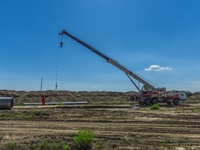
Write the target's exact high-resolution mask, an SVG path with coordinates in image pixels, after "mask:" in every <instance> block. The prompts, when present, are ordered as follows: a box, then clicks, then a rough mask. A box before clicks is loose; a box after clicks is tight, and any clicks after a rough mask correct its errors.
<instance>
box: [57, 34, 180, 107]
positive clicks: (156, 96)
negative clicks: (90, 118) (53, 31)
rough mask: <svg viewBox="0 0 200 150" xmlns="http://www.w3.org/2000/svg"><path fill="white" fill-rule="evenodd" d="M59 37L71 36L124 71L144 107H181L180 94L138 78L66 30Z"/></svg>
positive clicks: (61, 44)
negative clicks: (162, 103)
mask: <svg viewBox="0 0 200 150" xmlns="http://www.w3.org/2000/svg"><path fill="white" fill-rule="evenodd" d="M59 35H67V36H69V37H70V38H72V39H73V40H75V41H76V42H78V43H80V44H81V45H83V46H84V47H86V48H88V49H89V50H91V51H92V52H94V53H95V54H97V55H99V56H100V57H102V58H103V59H105V60H106V61H107V62H109V63H110V64H112V65H114V66H115V67H117V68H118V69H120V70H121V71H123V72H124V73H125V74H126V75H127V77H128V78H129V79H130V81H131V82H132V83H133V85H134V86H135V87H136V88H137V90H138V91H139V92H140V96H139V97H138V98H137V101H138V102H139V103H140V104H141V105H144V104H145V105H153V104H157V103H158V102H165V103H167V104H169V105H170V104H171V103H174V105H176V106H177V105H179V101H180V99H181V97H180V94H179V93H178V92H173V93H169V94H167V93H166V88H165V87H162V88H156V87H154V86H153V85H152V84H150V83H149V82H147V81H146V80H145V79H143V78H142V77H140V76H138V75H137V74H135V73H134V72H132V71H130V70H129V69H127V68H125V67H124V66H122V65H121V64H119V63H118V62H117V61H115V60H114V59H112V58H111V57H108V56H106V55H105V54H103V53H101V52H100V51H98V50H97V49H95V48H94V47H91V46H90V45H88V44H87V43H85V42H83V41H82V40H80V39H78V38H76V37H75V36H73V35H71V34H70V33H68V32H67V31H65V30H63V31H62V32H60V33H59ZM60 46H61V47H62V46H63V42H62V41H61V42H60ZM132 78H134V79H135V80H137V81H138V82H139V83H142V85H143V86H142V88H141V89H140V88H139V86H137V84H136V83H135V82H134V81H133V80H132Z"/></svg>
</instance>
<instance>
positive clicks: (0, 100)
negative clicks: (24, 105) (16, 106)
mask: <svg viewBox="0 0 200 150" xmlns="http://www.w3.org/2000/svg"><path fill="white" fill-rule="evenodd" d="M11 108H13V98H12V97H0V110H6V109H9V110H10V109H11Z"/></svg>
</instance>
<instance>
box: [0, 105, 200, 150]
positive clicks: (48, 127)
mask: <svg viewBox="0 0 200 150" xmlns="http://www.w3.org/2000/svg"><path fill="white" fill-rule="evenodd" d="M82 129H88V130H91V131H93V132H94V133H95V140H94V142H93V147H94V148H93V149H102V150H112V149H115V150H133V149H180V150H182V149H200V104H199V103H193V104H189V103H184V104H181V105H180V106H171V107H169V106H167V105H165V104H162V106H161V107H160V109H159V110H150V108H149V107H142V108H140V109H132V108H130V105H123V107H122V106H119V105H109V107H108V105H98V107H95V106H94V105H87V106H46V107H43V106H33V107H30V106H29V107H28V106H26V107H25V106H15V107H14V108H13V109H12V110H11V111H5V110H4V111H0V140H1V149H5V147H6V144H8V143H9V142H11V141H15V142H16V143H18V149H39V146H40V145H41V143H42V141H44V140H45V139H47V140H48V142H49V143H53V142H57V143H61V144H64V143H65V144H68V145H69V146H71V145H73V137H74V136H75V135H77V133H78V131H80V130H82ZM7 147H8V146H7Z"/></svg>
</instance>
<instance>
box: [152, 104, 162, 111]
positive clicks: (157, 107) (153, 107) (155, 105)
mask: <svg viewBox="0 0 200 150" xmlns="http://www.w3.org/2000/svg"><path fill="white" fill-rule="evenodd" d="M159 108H160V106H159V105H158V104H154V105H152V106H151V107H150V109H151V110H158V109H159Z"/></svg>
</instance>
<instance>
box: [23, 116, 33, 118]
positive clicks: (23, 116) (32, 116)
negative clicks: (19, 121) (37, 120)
mask: <svg viewBox="0 0 200 150" xmlns="http://www.w3.org/2000/svg"><path fill="white" fill-rule="evenodd" d="M22 118H24V119H32V118H33V116H22Z"/></svg>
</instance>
